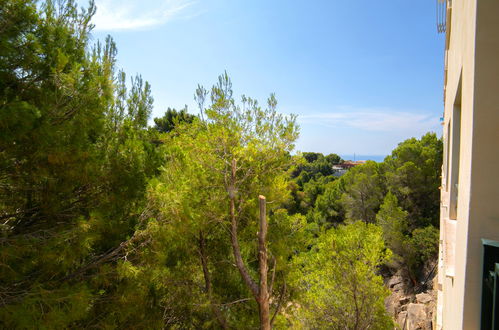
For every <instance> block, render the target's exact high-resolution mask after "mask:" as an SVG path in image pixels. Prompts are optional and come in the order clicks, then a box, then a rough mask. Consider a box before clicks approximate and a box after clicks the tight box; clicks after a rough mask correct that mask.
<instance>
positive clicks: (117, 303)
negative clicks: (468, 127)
mask: <svg viewBox="0 0 499 330" xmlns="http://www.w3.org/2000/svg"><path fill="white" fill-rule="evenodd" d="M94 13H95V7H94V6H93V5H92V4H91V5H90V6H89V8H87V9H78V7H77V4H76V2H75V1H71V0H67V1H59V2H52V1H45V2H43V3H39V2H37V1H26V0H23V1H21V0H6V1H3V3H2V6H1V7H0V31H1V33H0V233H1V236H0V328H4V329H29V328H42V329H65V328H102V329H163V328H171V329H216V328H225V329H228V328H236V329H254V328H260V327H261V328H263V329H268V328H270V327H274V328H298V329H300V328H305V329H310V328H318V329H322V328H328V329H329V328H333V329H367V328H369V329H387V328H390V327H392V326H393V325H392V320H391V318H390V317H389V316H388V314H387V313H386V311H385V307H384V304H383V301H384V298H385V297H387V295H388V294H389V291H388V289H387V288H385V286H384V284H383V278H382V275H381V274H385V273H390V272H393V271H396V270H397V269H401V268H404V269H407V271H408V273H409V274H410V276H411V278H412V280H413V281H414V283H416V281H417V278H418V276H419V272H420V271H421V269H422V267H423V265H424V264H425V263H427V262H428V261H429V260H433V259H435V258H436V255H437V242H438V229H437V228H438V212H439V204H438V201H439V190H438V185H439V176H440V168H441V162H442V160H441V154H442V144H441V141H440V140H439V139H438V138H437V137H436V135H435V134H433V133H429V134H426V135H425V136H423V137H422V138H421V139H416V138H413V139H409V140H406V141H404V142H402V143H400V144H399V146H398V147H397V148H396V149H395V150H393V152H392V154H391V155H390V156H388V157H387V158H386V159H385V161H384V162H382V163H376V162H372V161H368V162H367V163H366V164H364V165H359V166H356V167H354V168H352V169H351V170H349V171H348V172H347V173H346V174H345V175H343V176H341V177H339V178H338V177H335V176H334V175H333V174H334V173H333V170H332V166H333V165H334V164H338V163H341V162H342V160H341V158H340V157H339V156H337V155H334V154H331V155H327V156H324V155H322V154H318V153H303V154H297V155H293V150H294V143H295V141H296V139H297V138H298V129H299V128H298V126H297V124H296V117H295V116H285V115H282V114H281V113H280V112H279V111H278V110H277V109H278V108H277V100H276V98H275V96H274V95H271V96H270V97H269V98H268V100H267V102H266V103H265V105H260V104H259V103H258V102H257V101H256V100H254V99H252V98H250V97H246V96H242V98H241V100H236V99H235V97H234V96H233V90H232V84H231V81H230V78H229V77H228V75H227V74H226V73H225V74H222V75H221V76H220V77H219V78H218V81H217V82H216V83H215V84H214V85H213V87H212V88H211V89H209V90H207V89H205V88H204V87H202V86H199V87H198V89H197V90H196V91H195V98H196V101H197V103H198V105H199V111H200V115H199V116H194V115H191V114H189V113H188V112H187V110H186V109H182V110H179V111H177V110H175V109H170V108H169V109H167V111H166V112H165V115H164V117H162V118H156V119H154V122H155V126H153V127H151V126H148V123H149V120H150V115H151V111H152V105H153V99H152V96H151V86H150V85H149V84H148V83H147V82H146V81H144V80H143V79H142V77H141V76H140V75H138V76H133V77H128V76H127V75H126V74H125V72H123V71H122V70H119V69H118V68H117V67H116V56H117V48H116V45H115V43H114V41H113V39H112V38H111V37H108V38H107V39H106V40H105V41H104V42H96V43H94V44H91V43H90V31H91V28H92V26H91V24H90V19H91V17H92V15H93V14H94ZM259 195H263V196H265V198H266V199H263V197H260V198H259ZM265 200H266V204H262V201H265ZM259 203H260V210H261V207H262V205H265V207H266V211H265V212H263V213H262V211H260V213H259ZM263 215H264V218H265V219H264V220H265V221H266V222H268V233H267V234H266V235H265V232H264V231H265V229H264V228H266V227H265V226H266V225H265V226H264V225H262V221H263V220H261V219H262V216H263ZM264 264H266V265H267V266H266V267H264V266H262V265H264Z"/></svg>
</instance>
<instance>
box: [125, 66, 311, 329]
mask: <svg viewBox="0 0 499 330" xmlns="http://www.w3.org/2000/svg"><path fill="white" fill-rule="evenodd" d="M211 101H212V104H211V105H210V106H208V107H207V109H205V111H204V114H205V116H206V117H205V121H200V120H194V121H193V122H192V123H187V122H183V123H181V122H179V123H177V127H176V129H175V130H174V131H172V133H171V134H169V135H168V136H166V137H165V138H164V146H163V149H164V155H165V160H166V162H165V164H164V166H163V167H162V169H161V173H160V175H159V177H158V178H157V179H154V180H152V181H151V183H150V185H149V189H148V191H149V192H148V200H149V205H148V209H149V210H150V212H151V214H152V218H151V220H150V221H153V222H152V223H157V224H158V226H159V229H156V226H154V227H153V228H151V229H148V231H151V238H152V245H151V249H153V251H152V252H153V253H154V256H155V259H152V258H148V257H147V255H144V253H142V252H139V255H140V257H137V260H138V261H137V264H135V263H134V262H133V261H131V262H132V264H133V267H135V268H137V269H138V271H139V272H143V273H151V272H152V273H154V272H159V271H161V270H162V269H165V268H166V269H168V273H169V274H168V275H167V276H166V277H163V278H162V279H161V280H162V281H171V282H175V283H177V284H176V285H175V286H174V287H170V288H168V295H169V296H174V297H179V299H180V300H181V301H182V302H181V303H179V304H178V305H177V306H170V308H171V312H172V313H173V315H176V316H178V317H180V315H183V314H185V313H186V312H185V308H187V307H185V306H191V307H189V308H190V309H189V311H190V312H189V313H190V314H188V315H189V318H188V320H189V321H187V319H186V320H185V322H184V321H183V322H184V323H181V326H182V327H187V328H204V327H214V326H216V325H217V324H219V323H220V318H223V319H225V320H226V322H227V323H228V324H229V325H230V326H232V327H235V328H239V327H250V326H255V327H256V326H258V319H257V318H256V317H255V316H256V315H258V313H257V309H256V304H255V303H254V302H253V301H252V300H247V299H244V298H246V297H249V296H251V293H250V291H249V289H248V287H247V286H246V285H245V284H244V282H243V281H242V280H241V276H240V274H239V272H238V270H237V268H235V267H233V266H232V264H233V263H234V260H233V258H232V248H233V247H232V242H231V236H230V232H229V231H228V230H229V229H228V227H230V224H231V218H230V214H229V211H228V210H229V201H230V200H231V198H234V199H235V204H236V205H235V207H236V210H237V218H238V233H237V234H238V239H239V245H240V249H241V254H242V257H243V259H244V261H245V263H246V265H247V266H248V269H249V273H250V275H251V276H252V277H253V278H255V277H256V276H255V275H256V269H257V268H256V267H257V264H256V263H255V261H254V260H256V259H257V255H256V236H255V233H256V232H257V230H258V229H257V228H258V226H257V224H258V221H257V220H258V213H257V211H258V208H257V197H258V195H259V194H263V195H265V196H266V197H267V200H269V201H271V204H269V214H270V216H269V218H270V219H269V223H270V228H269V242H268V245H269V249H270V254H271V262H270V264H271V265H275V274H276V275H275V279H276V280H275V283H274V290H275V292H274V294H275V296H279V291H280V290H281V288H282V285H283V283H284V279H285V276H286V274H287V272H288V271H289V270H288V268H289V266H288V263H289V262H288V260H289V258H290V256H291V254H292V253H294V252H295V251H296V250H299V249H301V248H303V246H305V244H306V243H305V242H306V235H305V233H304V228H305V227H306V222H305V221H304V218H303V217H301V216H300V215H295V216H288V215H287V213H286V212H285V211H284V210H282V209H281V208H280V205H281V204H282V202H284V201H285V200H286V199H287V198H288V192H287V189H286V187H287V174H286V171H285V170H286V169H287V168H289V166H290V164H291V162H292V158H291V157H290V156H289V152H290V151H291V149H292V147H293V141H294V140H295V139H296V137H297V127H296V125H295V121H294V117H290V118H289V117H284V116H282V115H280V114H278V113H277V112H276V100H275V98H274V96H273V95H271V97H270V98H269V100H268V103H267V108H265V109H264V108H261V107H260V106H259V105H258V103H257V102H256V101H255V100H253V99H251V98H247V97H244V96H243V98H242V105H241V106H238V105H236V102H235V100H234V99H233V98H232V89H231V83H230V80H229V79H228V76H227V75H226V74H225V75H222V76H221V77H220V78H219V81H218V84H217V85H215V86H214V87H213V88H212V92H211ZM233 162H234V164H236V165H235V166H236V167H235V171H234V173H232V165H231V164H233ZM233 176H234V177H233ZM153 219H154V220H153ZM149 226H150V225H149ZM152 229H154V230H152ZM204 262H206V268H204V267H203V263H204ZM147 276H148V277H149V276H150V275H147ZM131 278H135V273H131ZM179 279H181V281H179ZM186 292H189V294H188V295H186V294H185V293H186ZM241 299H242V301H241V302H239V303H232V302H234V301H240V300H241ZM283 299H284V297H283ZM184 304H185V305H184ZM276 304H277V300H276V301H275V302H274V304H273V308H276ZM192 306H198V307H197V308H193V307H192ZM218 306H226V307H224V308H220V307H218ZM217 313H218V314H220V315H222V317H219V315H217Z"/></svg>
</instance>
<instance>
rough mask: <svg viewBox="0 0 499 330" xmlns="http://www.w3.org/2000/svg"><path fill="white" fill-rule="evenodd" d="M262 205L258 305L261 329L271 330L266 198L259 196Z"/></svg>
mask: <svg viewBox="0 0 499 330" xmlns="http://www.w3.org/2000/svg"><path fill="white" fill-rule="evenodd" d="M258 202H259V204H260V231H259V232H258V270H259V273H260V288H259V295H258V305H259V307H260V329H264V330H269V329H270V310H269V292H268V287H267V271H268V268H267V246H266V244H265V243H266V239H267V219H266V215H265V197H264V196H262V195H260V196H258Z"/></svg>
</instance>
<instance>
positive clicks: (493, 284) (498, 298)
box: [481, 240, 499, 330]
mask: <svg viewBox="0 0 499 330" xmlns="http://www.w3.org/2000/svg"><path fill="white" fill-rule="evenodd" d="M482 241H483V274H482V325H481V329H482V330H485V329H487V330H489V329H499V242H494V241H489V240H482Z"/></svg>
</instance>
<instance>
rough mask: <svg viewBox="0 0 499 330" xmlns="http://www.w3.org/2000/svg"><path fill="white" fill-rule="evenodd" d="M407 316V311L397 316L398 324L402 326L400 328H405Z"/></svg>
mask: <svg viewBox="0 0 499 330" xmlns="http://www.w3.org/2000/svg"><path fill="white" fill-rule="evenodd" d="M406 318H407V312H400V313H399V315H398V316H397V324H398V325H399V326H400V329H405V328H404V324H405V320H406Z"/></svg>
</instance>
